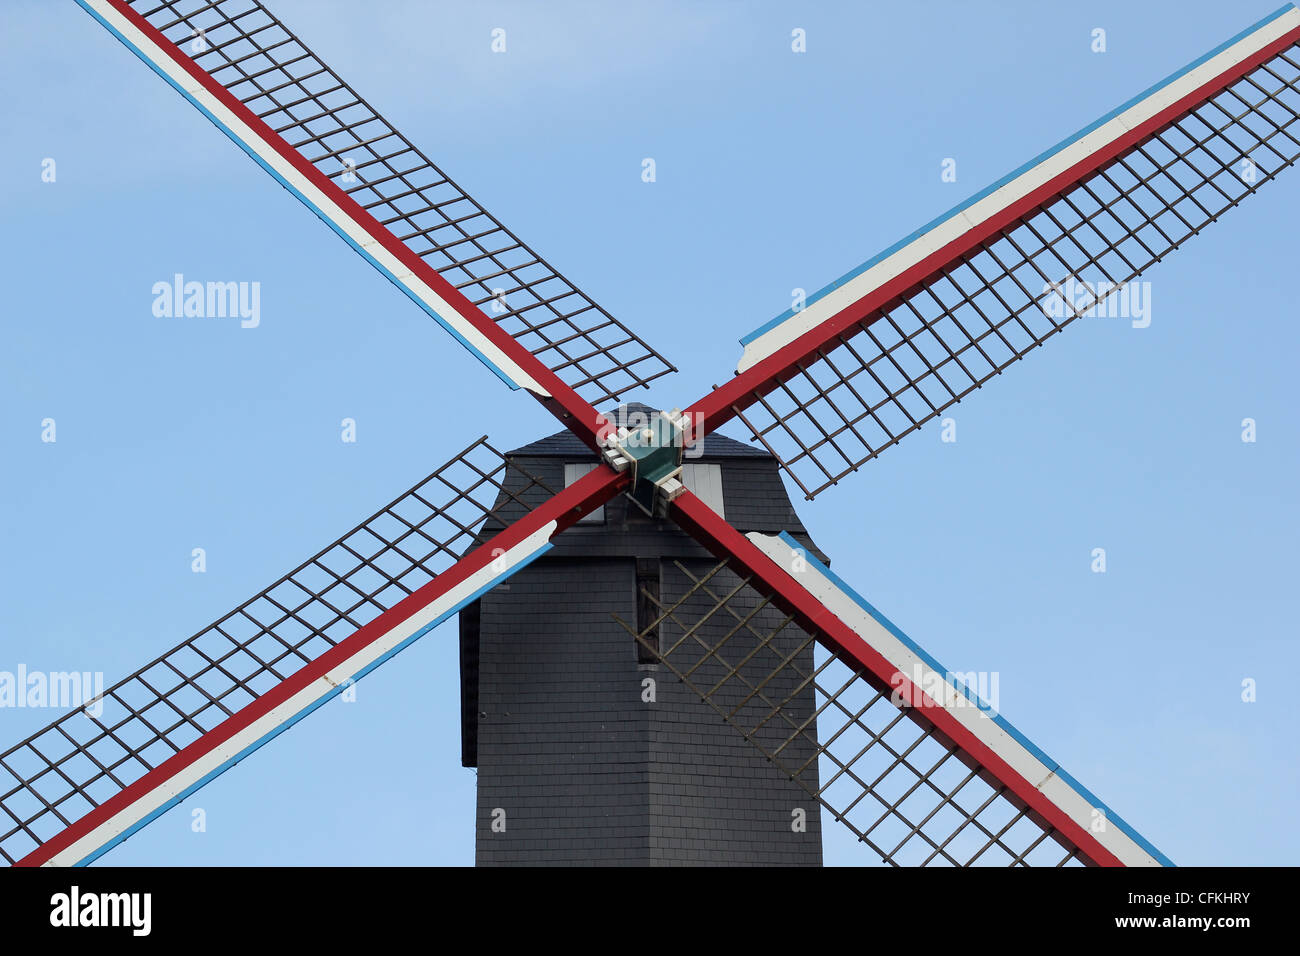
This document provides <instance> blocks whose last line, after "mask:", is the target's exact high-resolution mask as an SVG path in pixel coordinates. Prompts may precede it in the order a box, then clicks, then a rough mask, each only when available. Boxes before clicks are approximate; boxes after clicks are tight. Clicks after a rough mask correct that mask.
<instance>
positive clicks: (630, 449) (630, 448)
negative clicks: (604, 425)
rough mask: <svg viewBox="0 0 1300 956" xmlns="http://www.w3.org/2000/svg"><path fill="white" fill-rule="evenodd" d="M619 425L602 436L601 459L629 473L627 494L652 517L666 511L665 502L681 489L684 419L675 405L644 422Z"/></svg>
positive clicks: (681, 490) (682, 489) (661, 515)
mask: <svg viewBox="0 0 1300 956" xmlns="http://www.w3.org/2000/svg"><path fill="white" fill-rule="evenodd" d="M629 424H633V426H634V427H632V428H626V427H624V428H620V429H618V431H617V432H616V433H614V434H612V435H610V436H609V437H608V438H606V439H605V443H604V447H603V449H602V450H603V452H604V455H605V460H606V461H607V462H609V464H610V465H611V466H612V467H613V468H614V469H615V470H617V471H630V472H631V473H632V486H631V487H630V488H629V489H628V492H627V496H628V497H629V498H631V499H632V500H633V501H634V502H636V504H637V507H639V508H640V509H641V510H642V511H644V512H645V513H646V514H648V515H650V516H652V517H663V516H664V515H666V514H667V513H668V503H669V502H670V501H672V500H673V499H674V498H676V497H677V496H678V495H680V494H681V493H682V492H683V491H685V490H686V489H685V487H684V486H683V485H682V481H681V478H682V455H683V453H684V449H685V433H686V420H685V419H684V418H683V417H682V413H681V412H680V411H678V410H677V409H673V410H672V411H671V412H658V413H657V414H654V415H650V416H648V420H647V421H645V422H644V423H641V422H635V423H629Z"/></svg>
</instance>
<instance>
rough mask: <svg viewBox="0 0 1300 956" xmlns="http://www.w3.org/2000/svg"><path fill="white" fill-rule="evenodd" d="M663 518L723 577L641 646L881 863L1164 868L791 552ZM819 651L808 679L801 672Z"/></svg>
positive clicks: (683, 509) (934, 666) (852, 596)
mask: <svg viewBox="0 0 1300 956" xmlns="http://www.w3.org/2000/svg"><path fill="white" fill-rule="evenodd" d="M673 508H674V517H675V518H676V519H677V520H678V522H679V523H680V524H681V525H682V526H683V527H685V528H687V529H688V530H689V531H690V532H691V533H692V534H693V535H695V537H696V538H697V539H699V540H700V542H701V543H703V544H705V545H706V547H708V548H709V549H710V550H711V551H713V553H714V554H715V555H717V556H719V557H720V558H721V561H722V563H721V564H719V565H718V566H717V567H715V568H714V569H713V570H712V571H711V572H709V573H707V574H701V575H698V576H694V575H693V576H691V577H692V581H693V586H692V587H691V589H690V590H689V591H688V592H687V593H686V594H685V595H683V596H681V597H679V598H678V599H677V600H676V601H673V602H665V603H664V605H663V606H662V611H661V613H660V615H659V616H658V617H657V618H656V620H655V621H654V622H653V624H652V628H653V629H654V630H655V631H656V632H657V633H658V632H659V629H660V628H661V627H664V629H665V630H667V631H669V632H670V634H671V637H670V638H669V639H665V638H664V637H663V636H662V635H661V636H660V637H659V639H658V641H657V642H656V643H655V645H654V647H655V650H656V653H657V655H658V659H659V660H660V662H661V663H663V664H664V665H665V666H666V667H668V668H669V670H671V671H672V672H673V673H674V675H675V676H677V677H678V679H680V680H681V681H682V682H683V683H685V684H687V685H688V686H690V687H691V688H692V689H693V690H694V691H695V692H696V693H697V694H698V695H699V696H700V698H701V699H703V700H704V701H705V702H706V703H708V704H710V705H711V706H713V707H714V709H715V710H716V711H717V712H718V714H719V715H720V716H721V717H722V719H724V720H726V721H728V722H729V723H731V724H733V726H735V727H736V729H737V730H739V731H740V732H741V733H742V734H743V735H744V737H745V738H746V739H747V740H749V741H751V742H752V743H754V744H755V745H756V746H758V747H760V748H761V749H762V750H763V752H764V753H765V754H766V755H767V757H768V759H769V760H771V761H772V762H773V764H775V765H776V766H777V768H778V769H780V770H781V771H782V772H783V773H785V774H786V775H788V776H789V777H790V778H791V779H792V780H794V781H796V782H797V783H799V784H800V785H801V786H803V787H804V788H805V789H806V790H807V792H808V793H809V794H810V796H811V797H812V798H814V799H816V800H817V801H818V802H819V803H820V804H821V805H822V806H824V807H825V808H826V809H827V810H828V811H829V812H830V813H831V815H832V816H833V817H834V818H835V819H836V820H838V821H840V822H841V823H843V824H845V825H846V826H848V827H849V829H851V830H852V831H853V833H854V834H855V835H856V836H857V838H858V839H859V840H860V841H861V842H862V843H863V844H864V845H866V846H868V847H869V848H870V849H871V850H872V851H873V852H874V853H876V854H877V855H878V856H879V858H880V859H881V861H882V862H885V863H888V864H891V865H895V866H914V865H948V866H970V865H997V864H1005V865H1009V866H1017V865H1025V866H1028V865H1037V866H1041V865H1047V866H1064V865H1078V864H1084V865H1105V866H1117V865H1123V866H1159V865H1164V866H1171V865H1172V863H1170V861H1169V859H1168V858H1167V857H1165V856H1164V855H1163V854H1161V853H1160V851H1158V850H1157V849H1156V848H1155V847H1154V846H1152V845H1151V843H1150V842H1149V841H1147V840H1146V839H1144V838H1143V837H1142V836H1141V835H1140V834H1139V833H1138V832H1137V831H1136V830H1134V829H1133V828H1132V827H1131V826H1129V825H1128V824H1127V823H1125V822H1124V820H1123V819H1122V818H1120V817H1119V816H1118V815H1117V814H1116V813H1114V811H1112V810H1111V809H1110V808H1109V807H1107V806H1106V805H1105V804H1104V803H1102V802H1101V801H1100V800H1098V799H1097V798H1096V797H1095V796H1093V795H1092V794H1091V793H1089V792H1088V791H1087V790H1086V789H1085V788H1084V787H1083V786H1082V785H1080V784H1079V783H1078V782H1077V781H1075V780H1074V778H1073V777H1071V776H1070V775H1069V774H1068V773H1066V772H1065V770H1064V769H1063V768H1062V767H1061V766H1060V765H1059V764H1058V763H1057V762H1056V761H1054V760H1052V759H1051V758H1049V757H1048V756H1047V755H1046V754H1045V753H1043V752H1042V751H1041V750H1040V749H1038V748H1037V747H1036V746H1034V745H1033V744H1032V743H1030V741H1029V740H1028V738H1026V737H1025V736H1024V735H1023V734H1021V733H1020V732H1019V731H1018V730H1016V728H1015V727H1013V726H1012V725H1011V724H1010V723H1009V722H1008V721H1007V720H1006V719H1005V718H1004V717H1003V716H1002V715H1001V714H1000V713H998V712H997V709H996V706H997V701H996V699H993V700H989V699H987V697H981V696H980V695H979V693H978V687H971V686H970V681H969V679H968V678H964V677H963V676H961V675H954V674H952V673H950V672H949V671H947V670H945V669H944V668H943V667H942V666H941V665H940V664H939V663H938V662H937V661H935V659H934V658H933V657H932V656H930V655H929V654H928V653H926V651H924V650H923V649H922V648H921V647H920V646H919V645H918V644H916V642H915V641H913V640H911V639H910V638H909V637H907V635H905V634H904V633H903V632H902V631H900V630H899V629H898V628H897V627H895V626H894V625H893V624H892V623H890V621H889V620H888V619H886V618H885V617H884V616H883V615H882V614H880V612H878V611H877V610H876V609H875V608H873V607H872V606H871V605H870V604H868V603H867V602H866V601H865V600H864V599H863V598H861V597H860V596H859V595H858V594H856V593H855V592H854V591H852V590H851V589H850V588H848V587H847V586H846V585H845V584H844V583H843V582H841V581H840V580H839V579H838V578H837V577H836V576H835V575H834V574H832V573H831V572H830V570H829V569H828V568H826V567H825V566H824V565H823V564H821V562H819V561H818V559H817V558H816V557H815V556H814V555H812V554H810V553H809V552H808V551H807V549H806V548H804V547H803V546H801V545H800V544H799V542H798V541H797V540H795V539H794V538H793V537H791V536H789V535H781V536H772V535H764V534H757V533H751V534H749V535H742V534H741V533H740V532H738V531H736V530H735V529H734V528H732V527H731V526H730V525H728V524H727V523H726V522H725V521H723V520H722V519H721V518H719V517H718V516H717V514H716V513H714V512H713V511H711V510H710V509H709V508H708V506H707V505H705V504H704V503H703V502H701V501H700V499H698V498H697V497H695V496H694V495H692V494H690V493H686V494H683V495H682V496H681V497H679V498H677V499H676V500H675V501H674V504H673ZM728 568H729V569H731V570H732V571H734V572H735V574H738V575H739V576H740V579H739V582H737V581H736V580H735V579H734V577H731V578H729V577H728V574H729V572H728V570H727V569H728ZM681 570H682V572H683V573H686V574H689V571H687V570H686V569H685V568H682V569H681ZM768 604H772V605H774V606H776V607H777V608H779V609H780V610H782V611H784V612H785V613H786V615H787V616H786V619H785V621H784V622H783V623H782V624H781V625H780V626H778V627H776V628H769V629H764V630H758V629H756V628H755V627H754V626H753V624H752V622H753V621H754V620H755V617H754V614H755V608H759V607H765V606H767V605H768ZM666 625H667V626H666ZM634 633H635V631H634ZM792 635H793V636H792ZM638 636H639V635H638ZM814 641H816V643H817V644H818V645H819V650H818V653H817V655H816V657H815V661H816V664H815V666H814V667H812V668H810V669H808V670H807V671H799V669H798V664H797V659H798V657H797V656H798V654H800V653H801V652H803V651H804V650H805V649H806V648H807V647H808V646H809V645H811V644H812V643H813V642H814ZM792 673H794V674H795V678H796V679H794V680H791V674H792ZM810 688H811V689H812V691H813V693H814V699H815V702H816V704H815V708H814V710H813V712H812V713H811V714H808V713H806V707H805V706H804V704H803V701H802V698H803V696H804V695H806V693H807V692H808V690H809V689H810Z"/></svg>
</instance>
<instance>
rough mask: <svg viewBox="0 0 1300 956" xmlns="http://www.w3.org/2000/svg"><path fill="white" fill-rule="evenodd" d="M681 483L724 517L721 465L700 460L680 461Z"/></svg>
mask: <svg viewBox="0 0 1300 956" xmlns="http://www.w3.org/2000/svg"><path fill="white" fill-rule="evenodd" d="M682 484H684V485H685V486H686V490H687V491H690V492H691V493H692V494H694V495H696V496H697V497H698V498H699V499H700V500H701V501H703V502H704V503H705V504H706V505H708V506H709V507H710V508H712V509H713V510H714V511H716V512H717V513H718V517H720V518H725V517H726V516H727V513H726V511H724V510H723V507H722V466H721V465H706V464H704V463H702V462H694V461H685V462H682Z"/></svg>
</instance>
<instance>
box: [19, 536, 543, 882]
mask: <svg viewBox="0 0 1300 956" xmlns="http://www.w3.org/2000/svg"><path fill="white" fill-rule="evenodd" d="M555 528H556V524H555V522H554V521H550V522H548V523H547V524H546V525H545V526H543V527H542V528H540V529H538V530H537V531H535V532H534V533H533V534H531V535H529V536H528V537H527V538H525V539H524V540H523V541H521V542H519V543H518V544H517V545H515V546H514V547H513V548H511V549H510V550H509V551H507V552H505V553H504V554H502V555H500V556H498V557H497V558H496V559H495V560H494V561H493V562H492V563H491V564H489V565H486V566H485V567H483V568H481V569H479V570H478V571H476V572H475V573H474V574H472V575H470V576H469V577H468V578H466V579H465V580H464V581H462V582H461V583H460V584H458V585H456V586H455V587H454V588H452V589H451V590H449V591H448V592H447V593H446V594H443V595H442V596H441V597H439V598H437V599H435V600H434V601H433V602H432V603H430V604H429V605H428V606H427V607H425V608H423V609H422V610H420V611H418V612H416V613H415V614H413V615H411V616H410V617H409V618H407V619H406V620H404V621H402V622H401V623H400V624H398V625H396V626H395V627H393V628H392V629H390V630H388V631H387V632H385V633H384V634H383V635H381V636H380V637H378V638H377V639H375V640H374V641H372V642H371V643H370V644H368V645H366V647H364V648H363V649H361V650H360V651H358V652H357V653H356V654H354V655H353V656H352V657H350V658H348V659H347V660H346V661H345V662H343V663H342V664H340V665H339V666H338V667H336V668H334V669H333V670H332V671H329V672H328V673H326V674H324V675H322V676H321V677H318V678H316V680H314V681H312V682H311V683H310V684H308V685H307V686H306V687H304V688H303V689H302V690H300V691H298V693H296V694H295V695H294V696H293V697H291V698H290V699H289V700H287V701H285V702H284V703H283V704H281V705H280V706H278V707H276V708H274V709H272V710H270V711H268V712H267V713H266V714H265V715H263V716H262V717H260V718H259V719H257V720H255V721H253V723H251V724H249V725H248V726H247V727H245V728H244V729H243V730H241V731H239V732H238V733H237V734H235V735H234V736H232V737H231V738H230V739H229V740H227V741H225V742H224V743H222V744H220V745H219V746H217V747H215V748H214V749H213V750H212V751H211V752H210V753H207V754H204V755H203V756H202V757H200V758H199V759H198V760H196V761H194V763H192V764H190V765H189V766H187V767H185V768H184V769H183V770H181V771H180V772H179V773H177V774H176V775H175V776H173V777H171V778H169V779H168V780H167V781H165V782H164V783H163V784H162V785H160V786H159V787H157V788H156V789H154V790H151V791H149V792H148V793H145V794H142V795H141V796H140V797H139V798H138V799H137V800H136V801H135V802H134V803H132V804H130V805H128V806H127V807H125V808H123V809H122V810H121V811H120V812H119V813H117V814H116V815H114V816H113V817H111V818H110V819H108V820H106V821H104V822H103V823H101V824H100V825H99V826H97V827H95V828H94V829H93V830H91V831H90V832H89V833H87V834H85V835H84V836H82V837H81V838H80V839H78V840H76V841H74V842H73V843H72V844H70V845H69V846H67V847H65V848H64V849H63V850H61V851H60V852H58V853H56V854H55V855H54V856H53V857H51V858H50V859H49V860H48V861H46V863H45V864H44V865H45V866H75V865H77V864H82V863H88V862H90V861H91V860H93V859H94V858H96V857H97V856H99V855H101V854H102V853H104V852H106V851H107V850H108V849H110V848H111V847H112V846H114V845H116V844H117V843H119V842H121V841H122V840H124V839H125V838H126V837H128V836H130V835H131V833H133V832H135V830H137V829H139V828H140V827H142V826H144V825H145V824H146V823H148V822H150V821H151V820H152V819H154V818H155V817H157V816H159V815H161V814H162V813H163V812H165V811H166V810H167V809H169V808H170V807H171V806H173V805H175V804H176V803H178V802H180V800H182V799H184V798H185V797H186V796H188V795H189V794H190V793H192V792H194V791H195V790H197V789H198V788H199V787H201V786H203V784H205V783H207V782H208V781H209V780H211V779H213V778H215V777H216V776H217V775H219V774H220V773H221V772H222V771H223V770H225V769H228V767H229V766H231V765H233V764H234V763H236V762H238V761H239V760H241V759H243V757H244V756H246V755H247V754H248V753H251V752H252V751H253V750H256V749H257V748H258V747H259V746H261V745H262V744H263V743H265V742H266V741H267V740H268V739H270V738H271V737H273V736H274V735H275V734H277V733H279V732H280V731H281V730H283V729H285V728H286V727H287V726H289V725H290V724H292V723H293V721H294V720H295V719H297V718H298V717H300V716H305V715H306V714H307V713H309V712H310V711H311V710H313V709H314V708H315V707H317V706H319V705H320V704H323V703H325V702H326V701H327V700H328V699H329V698H330V697H332V696H333V695H334V694H336V693H339V692H340V691H341V690H342V687H343V685H345V684H346V683H347V682H348V681H350V680H354V679H357V678H359V677H361V676H364V674H365V673H367V672H369V671H370V670H372V669H373V668H375V667H377V666H378V665H379V664H382V663H383V662H384V661H385V660H386V659H387V658H388V657H391V656H392V655H393V654H395V653H396V652H397V651H399V650H401V649H402V647H403V646H404V645H405V644H408V643H410V642H411V641H413V640H414V639H415V638H417V637H419V636H420V635H421V634H422V633H424V632H425V631H427V630H430V629H432V628H433V627H434V626H435V625H437V624H438V623H440V622H441V621H442V620H443V619H445V618H447V617H449V616H450V615H451V614H454V613H455V612H456V611H457V610H459V609H460V608H461V607H463V606H464V605H465V604H468V603H469V602H470V601H472V600H474V599H475V598H476V597H478V596H479V595H480V594H482V593H483V592H484V591H486V590H488V589H489V588H491V587H493V586H495V585H496V584H497V583H498V582H499V581H502V580H504V579H505V578H508V577H509V576H510V575H511V574H513V573H514V572H515V571H517V570H519V569H520V568H521V567H523V566H524V565H525V564H527V563H528V562H529V561H531V560H532V559H533V558H535V557H537V556H538V555H539V554H541V553H542V552H543V551H545V550H547V549H548V548H549V547H550V539H551V536H552V535H553V534H554V533H555ZM201 739H202V738H200V740H201Z"/></svg>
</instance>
